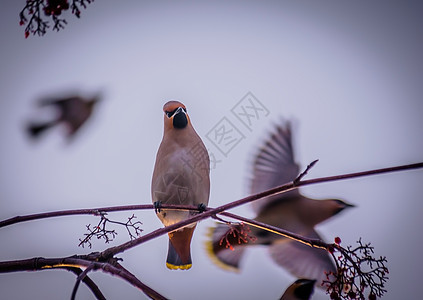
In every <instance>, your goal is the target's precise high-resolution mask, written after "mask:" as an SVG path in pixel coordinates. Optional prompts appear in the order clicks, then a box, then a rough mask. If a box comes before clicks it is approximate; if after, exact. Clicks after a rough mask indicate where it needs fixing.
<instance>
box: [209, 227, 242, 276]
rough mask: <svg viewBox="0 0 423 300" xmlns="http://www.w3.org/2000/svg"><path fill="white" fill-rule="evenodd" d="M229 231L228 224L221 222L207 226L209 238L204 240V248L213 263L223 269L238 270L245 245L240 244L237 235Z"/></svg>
mask: <svg viewBox="0 0 423 300" xmlns="http://www.w3.org/2000/svg"><path fill="white" fill-rule="evenodd" d="M229 231H230V228H229V226H228V225H226V224H222V223H218V224H216V227H212V228H209V234H208V235H209V237H210V238H209V239H208V240H207V242H206V250H207V254H208V256H209V258H210V259H211V260H212V262H213V263H214V264H215V265H217V266H218V267H220V268H222V269H224V270H228V271H234V272H238V271H239V265H240V261H241V259H242V257H243V255H244V251H245V246H240V244H241V243H238V240H237V237H236V236H235V235H233V234H232V233H229Z"/></svg>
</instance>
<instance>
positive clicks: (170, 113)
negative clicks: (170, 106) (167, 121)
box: [165, 107, 187, 118]
mask: <svg viewBox="0 0 423 300" xmlns="http://www.w3.org/2000/svg"><path fill="white" fill-rule="evenodd" d="M178 109H182V110H183V111H184V112H185V113H187V110H186V108H183V107H178V108H175V109H174V110H172V111H165V113H166V116H167V117H168V118H171V117H172V116H173V115H174V114H175V112H176V111H177V110H178Z"/></svg>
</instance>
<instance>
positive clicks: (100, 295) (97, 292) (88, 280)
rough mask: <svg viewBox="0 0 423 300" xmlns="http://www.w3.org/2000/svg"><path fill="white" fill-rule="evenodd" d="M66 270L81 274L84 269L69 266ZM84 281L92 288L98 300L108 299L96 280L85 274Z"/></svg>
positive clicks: (77, 274)
mask: <svg viewBox="0 0 423 300" xmlns="http://www.w3.org/2000/svg"><path fill="white" fill-rule="evenodd" d="M66 270H68V271H70V272H73V273H74V274H76V276H79V275H80V274H81V273H82V270H81V269H80V268H67V269H66ZM82 282H83V283H85V285H86V286H87V287H88V288H89V289H90V290H91V292H92V293H93V294H94V296H95V297H96V298H97V299H98V300H106V297H104V295H103V293H102V292H101V291H100V289H99V288H98V286H97V284H95V282H94V281H92V279H91V278H90V277H88V276H85V277H84V278H83V279H82Z"/></svg>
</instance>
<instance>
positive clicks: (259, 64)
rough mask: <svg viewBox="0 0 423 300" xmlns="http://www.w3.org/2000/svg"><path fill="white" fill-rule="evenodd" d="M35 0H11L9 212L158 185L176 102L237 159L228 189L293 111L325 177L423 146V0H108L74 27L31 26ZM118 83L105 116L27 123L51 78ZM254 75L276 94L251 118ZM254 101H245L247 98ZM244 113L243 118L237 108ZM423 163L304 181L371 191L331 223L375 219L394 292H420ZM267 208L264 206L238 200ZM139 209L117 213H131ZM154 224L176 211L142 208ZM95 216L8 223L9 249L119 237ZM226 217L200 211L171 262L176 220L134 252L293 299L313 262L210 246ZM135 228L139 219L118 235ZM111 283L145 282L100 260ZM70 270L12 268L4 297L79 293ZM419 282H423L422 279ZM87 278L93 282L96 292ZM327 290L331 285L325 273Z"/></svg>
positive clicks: (227, 292)
mask: <svg viewBox="0 0 423 300" xmlns="http://www.w3.org/2000/svg"><path fill="white" fill-rule="evenodd" d="M24 3H25V1H24V0H22V1H16V0H5V1H2V3H1V4H0V8H1V9H0V39H1V42H0V49H1V59H0V66H1V67H0V85H1V88H0V145H1V146H0V219H6V218H9V217H13V216H16V215H22V214H29V213H37V212H45V211H53V210H62V209H73V208H90V207H102V206H113V205H125V204H142V203H151V196H150V182H151V175H152V170H153V166H154V160H155V155H156V151H157V149H158V146H159V143H160V141H161V138H162V132H163V124H162V122H163V119H162V118H163V116H162V106H163V104H164V103H165V102H166V101H168V100H170V99H177V100H180V101H181V102H183V103H184V104H185V105H186V106H187V108H188V112H189V114H190V117H191V121H192V123H193V125H194V127H195V129H196V131H197V132H198V133H199V135H200V136H201V137H202V138H203V141H204V143H205V144H206V146H207V148H208V149H209V150H210V152H211V153H213V154H214V155H215V157H216V159H217V160H219V162H218V163H217V164H216V165H215V168H213V169H212V171H211V196H210V203H209V205H210V206H213V207H214V206H218V205H221V204H224V203H227V202H229V201H233V200H236V199H238V198H241V197H243V196H246V195H247V194H248V189H247V183H248V181H247V178H248V171H249V167H250V165H249V162H250V161H251V159H252V157H253V154H254V153H255V151H256V150H257V147H258V146H259V145H260V142H261V141H263V139H264V138H265V137H266V134H267V133H268V132H269V131H271V129H272V128H273V125H272V124H275V123H277V122H278V120H280V118H281V117H282V118H285V119H292V120H294V126H293V127H294V147H295V152H296V160H297V161H298V162H299V163H300V165H301V166H302V167H305V166H306V165H307V164H308V163H309V162H311V161H312V160H314V159H319V160H320V161H319V163H318V164H317V165H316V166H315V168H313V170H312V171H311V172H310V174H309V175H308V177H307V178H316V177H320V176H329V175H336V174H342V173H347V172H355V171H363V170H367V169H373V168H382V167H388V166H394V165H401V164H407V163H415V162H421V161H423V117H422V115H423V100H422V95H423V59H422V53H423V5H422V4H421V2H420V1H401V2H399V1H397V2H393V1H371V2H368V1H318V2H317V1H313V2H311V1H284V2H281V1H266V2H260V1H229V2H228V1H213V2H208V3H207V4H206V3H204V2H201V3H200V2H199V1H121V2H118V1H111V0H103V1H95V2H94V3H93V4H90V5H89V6H88V7H87V9H86V10H83V11H82V15H81V19H79V20H78V19H76V18H75V17H74V16H72V15H70V14H67V15H65V16H66V17H67V20H68V25H67V26H66V28H65V29H64V30H62V31H60V32H52V31H51V30H48V32H47V34H46V35H45V36H43V37H38V36H30V37H29V38H28V39H25V38H24V28H23V27H20V26H19V18H18V14H19V11H20V10H21V9H22V7H23V5H24ZM98 91H101V92H103V95H104V97H103V100H104V101H103V102H102V103H100V105H99V106H98V109H97V110H96V112H95V114H94V115H93V118H92V119H90V120H89V122H87V124H86V126H85V128H83V130H82V131H81V132H80V134H78V136H76V137H75V139H74V141H72V142H71V143H68V142H67V141H66V140H65V139H64V136H63V132H64V131H63V128H55V129H53V130H51V131H50V132H48V134H46V135H45V136H44V137H43V138H42V139H41V140H39V141H38V142H36V143H34V142H32V141H30V140H29V139H28V138H27V136H26V135H25V132H24V129H23V128H24V124H25V123H26V122H27V121H28V120H30V119H32V118H34V117H40V114H41V117H43V118H47V117H48V113H49V112H48V113H45V112H40V111H39V110H38V109H37V108H36V105H35V103H36V101H37V99H39V98H40V97H43V96H45V95H47V96H49V95H55V94H62V93H72V92H76V93H80V94H82V95H87V96H90V95H92V94H95V93H96V92H98ZM248 92H251V93H252V95H254V96H255V97H256V99H258V100H259V101H260V103H261V104H262V105H263V107H264V108H265V109H266V110H268V112H269V113H268V114H267V115H261V116H260V118H259V119H257V120H255V121H254V123H253V124H252V125H251V126H249V127H247V126H245V125H244V124H242V122H241V121H240V120H239V119H237V118H236V117H235V115H234V114H233V111H234V110H236V108H237V107H238V106H237V105H239V103H242V101H243V97H244V96H245V95H247V93H248ZM240 101H241V102H240ZM225 118H226V119H225ZM222 119H223V120H229V121H230V122H232V124H233V126H234V127H236V128H237V129H238V130H239V131H240V132H241V134H242V135H243V136H244V138H243V139H242V140H241V141H240V142H239V144H237V145H236V146H235V147H233V148H232V149H229V150H228V149H224V150H223V153H222V152H221V150H222V149H220V150H219V149H218V148H217V147H216V145H214V144H213V142H212V139H210V138H207V136H208V135H207V134H208V133H209V132H210V131H211V130H213V128H215V126H216V125H217V124H219V122H221V121H222ZM422 183H423V171H422V170H414V171H406V172H399V173H393V174H385V175H378V176H373V177H368V178H359V179H353V180H348V181H343V182H333V183H325V184H321V185H315V186H310V187H306V188H303V189H302V191H303V193H304V194H306V195H307V196H310V197H315V198H325V197H336V198H341V199H344V200H346V201H348V202H350V203H353V204H355V205H357V207H356V208H354V209H351V210H349V211H345V213H343V214H341V215H340V216H337V217H336V218H334V219H333V220H330V221H328V222H325V223H324V224H322V225H320V226H318V228H317V230H318V231H319V233H320V234H321V235H322V236H323V237H324V238H325V239H326V240H328V241H331V240H332V239H333V238H334V237H335V236H340V237H341V238H342V243H343V245H348V244H354V243H355V241H356V240H357V239H358V238H359V237H362V239H363V240H364V241H366V242H371V243H372V244H373V245H374V246H375V251H376V255H377V256H379V255H383V256H387V259H388V267H389V269H390V280H389V281H388V283H387V286H386V288H387V290H388V293H387V294H386V297H385V299H406V298H407V299H412V298H415V297H416V295H420V294H421V288H420V286H419V285H418V284H414V283H418V282H419V279H420V276H421V272H422V269H423V263H422V260H421V252H422V248H423V237H422V234H421V229H422V228H423V221H422V218H421V213H422V211H423V201H422V200H423V199H422V196H421V195H422V193H423V185H422ZM235 211H236V212H237V213H240V214H243V215H245V216H248V217H252V216H253V213H252V211H251V210H250V208H249V207H248V206H246V207H242V208H239V209H236V210H235ZM131 213H132V212H127V213H122V214H114V215H111V217H113V218H116V219H120V220H125V218H126V217H128V216H129V215H130V214H131ZM134 213H135V214H136V215H137V217H138V219H139V220H141V221H142V222H143V229H144V230H145V231H144V232H145V233H147V232H149V231H151V230H153V229H155V228H157V227H160V226H162V225H161V223H160V221H159V220H158V219H157V218H156V216H154V213H153V212H152V211H145V212H139V211H137V212H134ZM95 222H97V220H96V219H95V218H94V217H88V216H83V217H75V216H72V217H63V218H55V219H50V220H40V221H34V222H31V223H22V224H18V225H13V226H10V227H7V228H2V229H1V230H0V239H1V244H0V245H1V246H0V260H2V261H4V260H13V259H24V258H31V257H36V256H44V257H61V256H68V255H73V254H85V253H89V252H90V251H101V250H103V249H105V248H106V247H108V246H109V245H104V244H103V242H102V241H94V245H93V248H92V249H87V248H85V249H83V248H80V247H78V239H79V238H81V237H82V236H83V234H84V233H85V225H86V224H88V223H95ZM212 225H213V222H212V221H210V220H207V221H203V222H201V223H200V225H199V226H197V230H196V232H195V233H194V238H193V242H192V257H193V267H192V269H191V270H189V271H186V272H182V271H181V272H176V271H169V270H167V269H166V267H165V259H166V253H167V237H165V236H163V237H161V238H157V239H155V240H153V241H150V242H148V243H145V244H143V245H141V246H140V247H137V248H135V249H132V250H130V251H127V252H125V253H124V254H121V255H119V256H120V257H122V258H123V259H124V261H123V265H124V266H125V267H127V268H128V269H129V270H130V271H131V272H133V273H134V274H135V275H136V276H138V278H139V279H140V280H142V281H143V282H144V283H146V284H147V285H149V286H151V287H152V288H154V289H156V290H157V291H159V292H160V293H162V294H163V295H165V296H167V297H169V298H172V299H195V298H197V299H199V298H201V299H216V298H219V299H234V298H239V299H277V298H278V297H280V295H281V294H282V292H283V291H284V289H285V288H286V287H287V286H288V285H289V284H291V283H292V282H293V281H294V280H295V278H294V277H292V276H291V275H289V274H288V273H287V272H286V271H285V270H283V269H282V268H280V267H278V266H277V265H275V264H273V262H272V260H271V259H270V257H269V255H268V252H267V251H266V248H262V247H256V248H255V249H250V251H248V253H247V255H246V257H245V259H244V261H243V265H242V270H241V272H240V273H239V274H233V273H228V272H226V271H223V270H221V269H219V268H218V267H216V266H215V265H213V264H212V263H211V261H210V260H209V259H208V257H207V255H206V252H205V247H204V242H205V241H206V239H207V236H206V233H207V228H208V227H210V226H212ZM126 240H127V236H126V234H125V230H123V229H121V230H120V232H119V236H118V238H117V239H116V241H115V242H114V243H113V244H112V245H117V244H119V243H121V242H124V241H126ZM91 276H92V278H93V279H94V280H95V281H96V282H97V283H98V285H99V286H100V288H101V289H102V291H103V292H104V294H105V295H106V297H107V298H108V299H140V297H144V296H140V295H141V293H140V292H139V291H138V290H137V289H135V288H133V287H131V286H130V285H128V284H127V283H126V282H124V281H122V280H120V279H118V278H114V277H111V276H109V275H107V274H101V273H100V272H97V273H95V274H92V275H91ZM74 282H75V278H74V275H73V274H71V273H69V272H66V271H60V270H57V271H51V270H48V271H42V272H37V273H30V272H25V273H12V274H0V291H1V292H0V293H1V298H4V299H28V298H33V299H46V298H48V299H67V298H68V297H70V295H71V291H72V288H73V285H74ZM413 296H415V297H413ZM92 298H93V297H92V295H91V293H90V292H89V291H88V289H87V288H86V287H85V286H81V287H80V290H79V292H78V299H92ZM313 299H327V296H326V295H325V293H324V292H322V291H317V292H316V293H315V297H314V298H313Z"/></svg>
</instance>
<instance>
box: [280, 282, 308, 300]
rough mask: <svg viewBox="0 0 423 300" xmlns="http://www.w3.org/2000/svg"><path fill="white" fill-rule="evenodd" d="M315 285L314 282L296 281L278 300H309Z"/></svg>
mask: <svg viewBox="0 0 423 300" xmlns="http://www.w3.org/2000/svg"><path fill="white" fill-rule="evenodd" d="M315 283H316V280H310V279H298V280H296V281H295V282H294V283H293V284H291V285H290V286H289V287H288V288H287V289H286V291H285V293H283V295H282V297H281V298H280V300H309V299H310V298H311V295H312V294H313V292H314V284H315Z"/></svg>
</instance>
